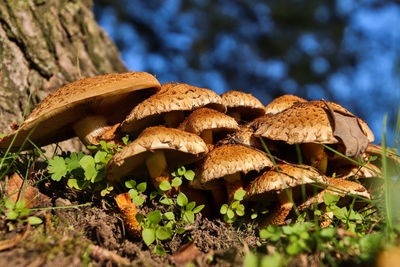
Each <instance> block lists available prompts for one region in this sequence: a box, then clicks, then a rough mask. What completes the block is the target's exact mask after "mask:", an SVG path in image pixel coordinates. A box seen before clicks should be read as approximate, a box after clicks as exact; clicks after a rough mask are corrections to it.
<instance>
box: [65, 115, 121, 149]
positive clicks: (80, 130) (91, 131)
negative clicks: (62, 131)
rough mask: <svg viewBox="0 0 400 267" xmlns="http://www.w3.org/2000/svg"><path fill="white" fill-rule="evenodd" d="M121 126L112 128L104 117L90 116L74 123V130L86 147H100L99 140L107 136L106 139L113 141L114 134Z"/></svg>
mask: <svg viewBox="0 0 400 267" xmlns="http://www.w3.org/2000/svg"><path fill="white" fill-rule="evenodd" d="M118 126H119V124H117V125H113V126H110V125H108V123H107V120H106V118H104V117H103V116H88V117H85V118H83V119H82V120H80V121H78V122H76V123H74V125H73V126H72V128H73V129H74V131H75V133H76V135H77V136H78V137H79V139H80V140H81V141H82V142H83V143H84V144H85V145H86V146H88V145H98V144H99V140H101V139H102V136H103V135H105V139H113V137H115V135H114V132H115V130H116V129H117V128H118Z"/></svg>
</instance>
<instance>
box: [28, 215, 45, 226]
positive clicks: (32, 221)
mask: <svg viewBox="0 0 400 267" xmlns="http://www.w3.org/2000/svg"><path fill="white" fill-rule="evenodd" d="M28 222H29V223H30V224H31V225H37V224H41V223H42V222H43V221H42V219H40V218H39V217H36V216H29V217H28Z"/></svg>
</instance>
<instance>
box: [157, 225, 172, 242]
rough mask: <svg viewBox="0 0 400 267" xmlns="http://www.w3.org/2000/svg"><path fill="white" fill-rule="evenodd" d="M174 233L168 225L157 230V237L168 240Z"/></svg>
mask: <svg viewBox="0 0 400 267" xmlns="http://www.w3.org/2000/svg"><path fill="white" fill-rule="evenodd" d="M171 235H172V231H171V229H169V228H166V227H158V228H157V230H156V237H157V238H158V239H159V240H167V239H168V238H170V237H171Z"/></svg>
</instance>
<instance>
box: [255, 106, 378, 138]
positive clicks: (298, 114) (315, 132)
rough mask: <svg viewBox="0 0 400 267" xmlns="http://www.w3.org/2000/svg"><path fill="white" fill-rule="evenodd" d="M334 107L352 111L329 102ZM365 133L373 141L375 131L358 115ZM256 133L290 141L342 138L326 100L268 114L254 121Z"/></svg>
mask: <svg viewBox="0 0 400 267" xmlns="http://www.w3.org/2000/svg"><path fill="white" fill-rule="evenodd" d="M328 103H329V104H330V105H331V106H332V107H333V108H334V109H336V110H339V111H340V112H342V113H345V114H348V115H352V116H354V115H353V114H352V113H350V112H349V111H347V110H346V109H345V108H343V107H341V106H340V105H338V104H336V103H332V102H328ZM357 120H358V122H359V125H360V126H361V129H362V131H363V133H364V134H365V135H366V136H367V137H368V140H369V141H370V142H372V141H373V140H374V137H373V134H372V132H371V130H370V129H369V127H368V125H367V124H366V123H365V122H363V121H362V120H361V119H358V118H357ZM252 126H253V128H255V129H256V130H255V133H254V136H256V137H260V136H262V137H266V138H268V139H271V140H276V141H278V140H279V141H284V142H286V143H288V144H300V143H322V144H336V143H339V140H338V139H337V138H335V137H334V136H333V129H332V122H331V118H330V115H328V109H327V107H326V106H325V104H324V102H323V101H309V102H306V103H297V104H294V105H293V106H292V107H290V108H288V109H286V110H283V111H281V112H279V113H277V114H274V115H269V114H266V115H264V116H262V117H261V118H258V119H257V121H256V122H255V123H253V124H252Z"/></svg>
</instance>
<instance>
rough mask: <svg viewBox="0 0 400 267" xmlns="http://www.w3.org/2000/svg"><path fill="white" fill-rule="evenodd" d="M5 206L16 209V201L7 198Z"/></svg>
mask: <svg viewBox="0 0 400 267" xmlns="http://www.w3.org/2000/svg"><path fill="white" fill-rule="evenodd" d="M4 206H5V207H6V208H7V209H9V210H12V209H14V207H15V203H14V201H12V199H11V198H7V199H6V200H5V203H4Z"/></svg>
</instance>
